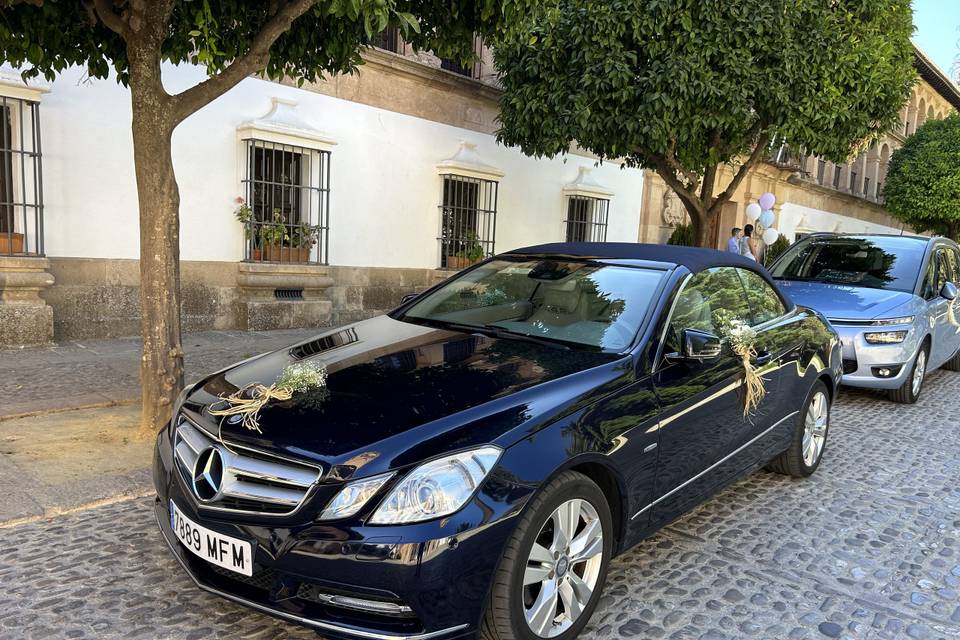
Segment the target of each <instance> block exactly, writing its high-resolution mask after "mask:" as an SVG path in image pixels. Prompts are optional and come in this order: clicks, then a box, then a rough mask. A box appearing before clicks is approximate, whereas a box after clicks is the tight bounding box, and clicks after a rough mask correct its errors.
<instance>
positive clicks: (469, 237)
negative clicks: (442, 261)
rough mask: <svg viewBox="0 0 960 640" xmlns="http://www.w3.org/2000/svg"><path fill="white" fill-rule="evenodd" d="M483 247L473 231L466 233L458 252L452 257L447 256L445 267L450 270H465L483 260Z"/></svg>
mask: <svg viewBox="0 0 960 640" xmlns="http://www.w3.org/2000/svg"><path fill="white" fill-rule="evenodd" d="M484 255H485V254H484V251H483V245H482V244H480V238H478V237H477V234H476V233H474V232H473V231H468V232H467V233H466V235H465V236H464V237H463V242H462V244H461V247H460V250H459V251H457V252H456V253H455V254H453V255H452V256H447V266H448V267H449V268H451V269H457V270H460V269H466V268H467V267H469V266H470V265H472V264H476V263H477V262H480V261H481V260H483V258H484Z"/></svg>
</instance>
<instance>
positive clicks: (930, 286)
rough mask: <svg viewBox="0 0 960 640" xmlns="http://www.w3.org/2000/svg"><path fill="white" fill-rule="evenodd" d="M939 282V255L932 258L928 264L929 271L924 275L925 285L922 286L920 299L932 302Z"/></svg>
mask: <svg viewBox="0 0 960 640" xmlns="http://www.w3.org/2000/svg"><path fill="white" fill-rule="evenodd" d="M936 280H937V254H933V255H931V256H930V261H929V262H928V263H927V269H926V271H925V272H924V275H923V284H922V285H921V286H920V297H921V298H923V299H924V300H930V299H931V298H933V296H934V295H935V292H936V291H937V289H935V286H936Z"/></svg>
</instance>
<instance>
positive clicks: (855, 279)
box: [770, 236, 926, 292]
mask: <svg viewBox="0 0 960 640" xmlns="http://www.w3.org/2000/svg"><path fill="white" fill-rule="evenodd" d="M925 248H926V244H925V243H924V242H921V241H918V240H916V239H914V238H907V237H897V236H889V237H881V236H876V237H861V238H857V237H846V236H844V237H839V238H822V239H820V238H812V239H808V240H805V241H802V242H799V243H797V244H795V245H794V246H792V247H791V248H790V249H788V250H787V252H786V253H784V255H783V257H781V258H780V259H779V260H777V263H776V264H775V265H773V267H772V268H771V270H770V271H771V273H772V275H773V277H774V278H781V279H783V280H809V281H812V282H828V283H832V284H845V285H850V286H853V287H870V288H872V289H890V290H893V291H908V292H910V291H913V289H914V286H915V285H916V282H917V275H918V274H919V272H920V264H921V262H922V261H923V254H924V250H925Z"/></svg>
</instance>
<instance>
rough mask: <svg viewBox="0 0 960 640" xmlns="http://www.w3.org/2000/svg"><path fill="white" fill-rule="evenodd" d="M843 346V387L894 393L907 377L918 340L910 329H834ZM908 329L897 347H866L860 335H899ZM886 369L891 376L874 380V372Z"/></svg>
mask: <svg viewBox="0 0 960 640" xmlns="http://www.w3.org/2000/svg"><path fill="white" fill-rule="evenodd" d="M833 327H834V328H835V329H836V330H837V333H839V334H840V339H841V341H842V343H843V379H842V382H843V384H845V385H848V386H851V387H861V388H865V389H897V388H899V387H900V386H902V385H903V383H904V381H905V380H906V379H907V378H908V377H909V376H910V371H911V369H912V367H913V359H914V357H915V356H916V353H917V348H918V346H919V344H920V338H919V337H918V334H917V331H916V330H915V329H913V328H912V327H911V326H910V325H904V326H899V325H897V326H891V327H868V326H852V325H839V326H838V325H836V324H834V325H833ZM907 329H909V333H908V334H907V337H906V339H905V340H904V341H903V342H901V343H898V344H870V343H868V342H867V341H866V340H865V339H864V337H863V334H864V333H866V332H875V331H886V330H890V331H900V330H907ZM882 368H887V369H889V370H891V371H893V372H895V373H894V375H890V376H888V377H881V376H878V375H877V373H876V371H877V370H878V369H882Z"/></svg>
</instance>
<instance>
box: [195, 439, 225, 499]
mask: <svg viewBox="0 0 960 640" xmlns="http://www.w3.org/2000/svg"><path fill="white" fill-rule="evenodd" d="M222 487H223V454H221V453H220V450H219V449H217V448H216V447H208V448H206V449H204V450H203V451H201V452H200V455H199V456H198V457H197V463H196V464H195V465H194V466H193V491H194V492H195V493H196V494H197V497H198V498H200V499H201V500H204V501H207V502H208V501H210V500H214V499H216V498H217V496H219V495H220V489H221V488H222Z"/></svg>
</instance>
